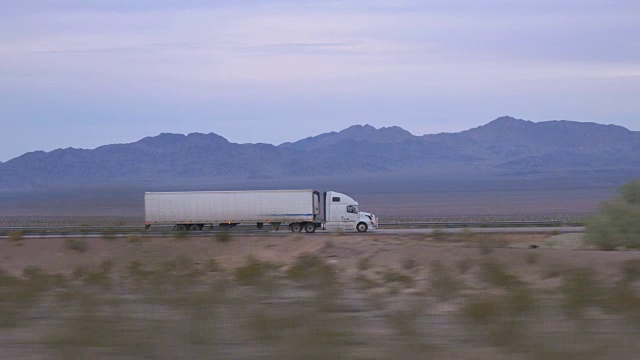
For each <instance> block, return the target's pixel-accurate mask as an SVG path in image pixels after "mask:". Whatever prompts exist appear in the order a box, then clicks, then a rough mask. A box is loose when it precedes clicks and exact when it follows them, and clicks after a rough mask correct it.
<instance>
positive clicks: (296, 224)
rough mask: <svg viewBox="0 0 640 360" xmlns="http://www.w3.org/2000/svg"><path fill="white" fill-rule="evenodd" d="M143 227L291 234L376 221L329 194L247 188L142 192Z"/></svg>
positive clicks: (368, 225)
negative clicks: (266, 229) (285, 229)
mask: <svg viewBox="0 0 640 360" xmlns="http://www.w3.org/2000/svg"><path fill="white" fill-rule="evenodd" d="M144 197H145V226H146V228H149V227H151V226H153V225H172V226H174V229H175V230H182V231H185V230H188V231H200V230H203V229H204V228H205V227H209V229H212V228H214V227H219V228H222V229H226V228H231V227H233V226H236V225H238V224H256V225H257V227H258V228H260V229H261V228H263V226H265V225H271V226H272V227H273V228H275V229H276V230H277V229H278V228H279V227H280V226H281V225H288V226H289V228H290V229H291V231H294V232H300V231H302V230H303V229H304V230H305V231H306V232H310V233H311V232H314V231H315V230H316V228H318V227H321V228H322V229H336V230H337V229H342V230H357V231H360V232H364V231H367V229H370V228H372V229H375V228H377V226H378V219H377V218H376V217H375V216H374V215H373V214H369V213H364V212H363V213H360V211H359V209H358V202H356V201H355V200H353V199H352V198H350V197H348V196H346V195H344V194H340V193H337V192H334V191H327V192H324V193H322V194H321V193H320V192H318V191H315V190H252V191H187V192H147V193H145V196H144Z"/></svg>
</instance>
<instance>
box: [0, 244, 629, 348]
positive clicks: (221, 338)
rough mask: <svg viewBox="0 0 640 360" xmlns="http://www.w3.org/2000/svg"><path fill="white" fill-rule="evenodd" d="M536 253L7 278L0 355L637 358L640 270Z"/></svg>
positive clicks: (102, 269) (188, 263) (303, 260)
mask: <svg viewBox="0 0 640 360" xmlns="http://www.w3.org/2000/svg"><path fill="white" fill-rule="evenodd" d="M109 241H113V240H109ZM532 254H533V255H532ZM539 254H540V253H539V252H537V251H536V250H529V251H528V252H527V253H526V256H524V257H522V259H520V260H519V261H521V263H522V264H523V265H522V266H523V268H522V269H524V270H525V271H524V272H523V271H514V270H512V269H510V268H509V266H507V265H506V263H505V262H504V261H503V260H504V259H501V258H500V257H498V256H495V254H494V253H493V252H491V253H487V252H486V251H485V250H484V249H483V248H478V249H477V252H476V253H475V255H474V256H472V257H469V256H467V257H464V258H460V259H458V260H457V261H453V262H446V261H441V260H433V261H430V262H429V263H421V262H419V261H416V260H414V259H413V258H407V259H405V260H403V261H402V262H400V263H399V264H376V263H375V262H374V261H373V260H372V259H371V258H369V257H362V258H360V259H358V261H357V267H356V268H354V269H352V270H349V271H345V270H344V269H341V268H339V267H337V266H336V265H335V264H333V263H332V261H331V260H327V259H326V258H323V257H321V256H317V255H303V256H300V257H299V258H298V259H297V260H296V261H295V262H293V263H292V264H288V265H283V264H278V263H273V262H269V261H263V260H259V259H257V258H255V257H248V258H246V260H245V262H244V263H243V264H241V265H239V266H237V267H235V268H233V269H224V268H222V266H221V265H220V264H218V263H217V261H216V260H215V259H210V260H209V261H207V262H204V263H200V262H195V261H194V260H193V259H190V258H188V257H185V256H178V257H176V258H172V259H166V260H163V261H159V262H157V263H151V264H150V263H143V262H142V261H138V260H135V261H131V262H130V263H128V264H126V265H125V266H115V265H114V263H113V261H111V260H109V259H105V260H102V261H100V262H98V263H96V264H93V265H92V266H78V267H76V268H74V269H73V270H72V271H71V272H69V273H46V272H44V271H43V270H42V269H40V268H37V267H27V268H25V269H24V271H23V273H22V274H20V275H17V274H11V273H9V272H7V271H0V348H1V349H2V351H3V353H4V354H3V357H4V358H12V359H17V358H52V359H84V358H87V359H89V358H95V359H130V358H144V359H212V358H221V359H255V358H260V359H281V358H287V359H341V358H343V359H398V358H408V359H413V358H421V359H422V358H486V359H496V358H498V359H499V358H505V359H511V358H522V359H576V358H580V359H601V358H616V359H632V358H636V356H637V353H638V352H637V351H638V350H640V344H638V343H637V339H638V335H640V293H639V292H638V282H640V260H639V259H631V260H625V261H622V262H620V265H619V268H618V269H615V273H613V275H611V276H610V277H606V278H603V277H602V276H601V274H599V273H598V272H597V271H595V270H594V269H592V268H588V267H575V268H570V267H567V268H564V269H563V270H562V271H557V272H551V271H541V270H543V269H539V268H540V265H539V264H538V261H542V260H541V259H539V258H538V257H539ZM518 256H521V255H518ZM522 269H521V270H522ZM534 270H535V271H534ZM538 270H540V271H538ZM538 272H539V273H540V274H541V275H540V278H539V279H536V278H532V277H531V276H527V274H529V273H538Z"/></svg>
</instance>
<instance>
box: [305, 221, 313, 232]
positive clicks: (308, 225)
mask: <svg viewBox="0 0 640 360" xmlns="http://www.w3.org/2000/svg"><path fill="white" fill-rule="evenodd" d="M304 231H305V232H307V233H313V232H316V224H314V223H312V222H310V223H306V224H304Z"/></svg>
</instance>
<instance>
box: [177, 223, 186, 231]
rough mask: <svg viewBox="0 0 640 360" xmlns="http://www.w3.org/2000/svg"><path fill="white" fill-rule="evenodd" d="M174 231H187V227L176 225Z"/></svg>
mask: <svg viewBox="0 0 640 360" xmlns="http://www.w3.org/2000/svg"><path fill="white" fill-rule="evenodd" d="M176 231H187V225H184V224H177V225H176Z"/></svg>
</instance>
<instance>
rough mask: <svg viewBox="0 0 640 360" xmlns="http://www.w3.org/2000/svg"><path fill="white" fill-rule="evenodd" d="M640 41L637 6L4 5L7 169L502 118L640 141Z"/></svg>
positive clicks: (441, 128)
mask: <svg viewBox="0 0 640 360" xmlns="http://www.w3.org/2000/svg"><path fill="white" fill-rule="evenodd" d="M639 39H640V1H637V0H629V1H615V0H609V1H606V0H562V1H558V0H504V1H501V0H493V1H490V0H489V1H481V0H464V1H453V0H452V1H443V0H438V1H417V0H416V1H411V0H406V1H375V0H374V1H257V0H253V1H249V0H247V1H241V0H229V1H204V0H182V1H169V0H135V1H131V0H20V1H3V3H2V5H1V6H0V122H1V124H2V127H1V128H0V161H6V160H9V159H11V158H13V157H16V156H18V155H21V154H23V153H25V152H28V151H34V150H46V151H49V150H53V149H56V148H61V147H81V148H95V147H97V146H100V145H104V144H110V143H124V142H132V141H136V140H138V139H140V138H143V137H145V136H153V135H157V134H159V133H162V132H173V133H185V134H186V133H190V132H203V133H209V132H215V133H217V134H219V135H222V136H224V137H225V138H227V139H229V140H230V141H233V142H241V143H245V142H266V143H272V144H279V143H282V142H285V141H294V140H298V139H301V138H304V137H307V136H312V135H317V134H320V133H323V132H328V131H337V130H341V129H343V128H346V127H348V126H350V125H353V124H371V125H373V126H376V127H383V126H393V125H398V126H401V127H403V128H405V129H407V130H409V131H411V132H412V133H414V134H416V135H422V134H425V133H438V132H455V131H460V130H465V129H468V128H471V127H475V126H479V125H482V124H485V123H487V122H489V121H491V120H493V119H495V118H496V117H499V116H502V115H510V116H514V117H517V118H522V119H527V120H533V121H543V120H557V119H566V120H575V121H593V122H598V123H605V124H619V125H622V126H625V127H627V128H629V129H632V130H640V40H639Z"/></svg>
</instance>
